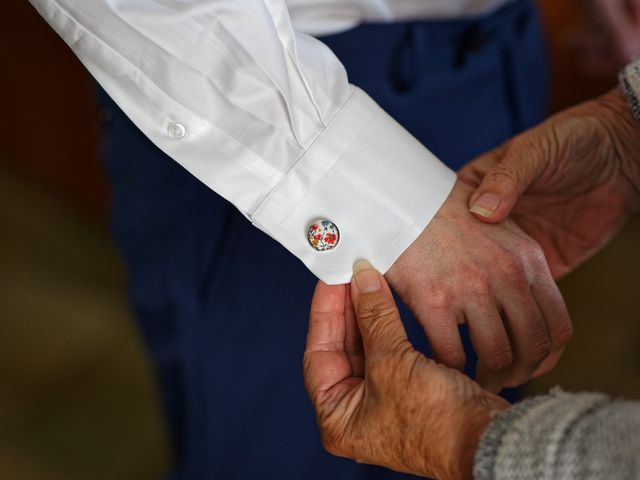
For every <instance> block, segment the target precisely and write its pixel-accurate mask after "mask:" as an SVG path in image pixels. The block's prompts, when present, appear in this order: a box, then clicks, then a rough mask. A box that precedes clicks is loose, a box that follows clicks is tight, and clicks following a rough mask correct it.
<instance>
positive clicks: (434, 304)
mask: <svg viewBox="0 0 640 480" xmlns="http://www.w3.org/2000/svg"><path fill="white" fill-rule="evenodd" d="M453 301H454V296H453V294H452V293H451V292H450V291H449V290H448V289H444V288H438V289H433V290H432V291H430V292H429V299H428V301H427V303H428V305H429V308H430V309H431V310H432V311H434V312H437V313H442V312H447V311H449V310H450V309H451V307H452V306H453Z"/></svg>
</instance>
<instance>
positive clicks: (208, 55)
mask: <svg viewBox="0 0 640 480" xmlns="http://www.w3.org/2000/svg"><path fill="white" fill-rule="evenodd" d="M30 2H31V3H32V4H33V5H34V6H35V7H36V8H37V10H38V11H39V12H40V14H41V15H42V16H43V17H44V18H45V19H46V20H47V21H48V22H49V24H50V25H51V26H52V27H53V28H54V29H55V30H56V31H57V32H58V34H59V35H60V36H61V37H62V38H63V39H64V40H65V41H66V42H67V43H68V44H69V45H70V46H71V48H72V49H73V51H74V52H75V53H76V54H77V56H78V57H79V58H80V60H81V61H82V62H83V63H84V65H85V66H86V67H87V69H88V70H89V71H90V72H91V73H92V74H93V76H94V77H95V78H96V79H97V81H98V82H100V84H101V85H102V86H103V87H104V89H105V90H106V91H107V93H109V95H110V96H111V97H112V98H113V99H114V100H115V101H116V103H118V105H119V106H120V107H121V108H122V109H123V111H124V112H125V113H126V114H127V115H128V116H129V117H130V118H131V120H132V121H133V122H134V123H135V124H136V125H137V127H138V128H140V129H141V130H142V132H144V134H145V135H146V136H147V137H149V138H150V139H151V141H153V142H154V143H155V144H156V145H157V146H158V147H159V148H160V149H161V150H163V151H164V152H165V153H167V154H168V155H169V156H170V157H172V158H173V159H174V160H176V161H177V162H178V163H180V164H181V165H182V166H183V167H184V168H185V169H187V170H188V171H189V172H191V173H192V174H193V175H194V176H195V177H196V178H198V179H199V180H200V181H202V182H203V183H205V184H206V185H207V186H208V187H210V188H211V189H213V190H214V191H216V192H217V193H218V194H220V195H221V196H223V197H224V198H226V199H227V200H229V201H230V202H231V203H233V204H234V205H235V206H236V207H237V208H238V209H239V210H240V211H241V212H242V213H243V214H244V215H245V216H246V217H247V218H249V219H250V220H251V221H252V222H253V223H254V225H256V226H258V227H259V228H260V229H262V230H263V231H264V232H266V233H267V234H269V235H271V236H272V237H273V238H274V239H276V240H277V241H279V242H280V243H281V244H283V245H284V246H285V247H286V248H287V249H288V250H289V251H291V252H292V253H293V254H294V255H296V256H297V257H298V258H300V259H301V260H302V261H303V262H304V263H305V264H306V265H307V267H308V268H309V269H311V271H312V272H313V273H315V274H316V275H317V276H318V277H319V278H321V279H322V280H324V281H325V282H327V283H332V284H335V283H346V282H348V281H349V280H350V278H351V274H352V267H353V264H354V263H355V262H356V261H358V260H360V259H368V260H369V261H371V262H372V263H373V264H374V265H375V266H376V267H378V268H379V269H380V270H381V271H383V272H385V271H386V270H387V269H388V268H389V267H390V266H391V265H392V264H393V262H394V261H395V260H396V259H397V258H398V257H399V256H400V255H401V253H402V252H403V251H404V250H405V249H406V248H407V247H408V246H409V245H410V244H411V243H412V242H413V241H414V240H415V238H416V237H417V236H418V234H419V233H420V232H421V231H422V230H423V229H424V228H425V227H426V226H427V224H428V223H429V221H430V220H431V218H432V217H433V215H434V214H435V213H436V212H437V210H438V209H439V207H440V206H441V205H442V203H443V202H444V201H445V199H446V197H447V196H448V194H449V192H450V191H451V188H452V187H453V185H454V183H455V174H454V173H453V172H451V171H450V170H449V169H448V168H446V167H445V166H444V165H443V164H442V163H441V162H439V161H438V160H437V159H436V158H435V157H434V156H433V155H431V154H430V153H429V152H428V151H427V150H426V149H425V148H424V147H423V146H421V145H420V144H419V142H417V141H416V140H415V139H414V138H413V137H412V136H411V135H410V134H408V133H407V132H406V131H405V130H404V129H403V128H402V127H400V126H399V125H398V124H397V123H396V122H395V121H394V120H393V119H391V118H390V117H389V116H388V115H387V114H386V113H384V112H383V111H382V110H381V109H380V107H378V106H377V105H376V104H375V102H373V101H372V100H371V99H370V98H369V97H368V96H367V95H366V94H365V93H364V92H362V91H361V90H359V89H358V88H356V87H354V86H352V85H350V84H349V83H348V80H347V76H346V73H345V71H344V68H343V66H342V65H341V64H340V62H339V61H338V59H337V58H336V57H335V56H334V55H333V53H332V52H331V51H330V50H329V49H328V48H327V47H326V46H325V45H324V44H322V43H321V42H319V41H318V40H316V39H314V38H312V37H310V36H307V35H306V34H302V33H299V32H297V31H296V30H294V28H293V24H292V22H291V19H290V16H289V12H288V8H287V4H286V3H285V1H284V0H91V1H87V0H30ZM345 3H348V2H345ZM400 3H401V2H400ZM424 3H425V4H426V3H430V2H427V1H425V2H424ZM456 3H457V2H456ZM460 3H465V2H460ZM467 3H472V2H467ZM175 124H179V127H184V133H185V135H184V137H183V138H176V135H175V132H176V131H182V129H181V128H177V129H176V128H172V126H174V127H175ZM172 133H174V134H173V135H172ZM321 219H328V220H331V221H333V222H335V223H336V224H337V225H338V228H339V229H340V232H341V240H340V244H339V245H338V247H337V248H335V249H334V250H332V251H330V252H322V253H321V252H317V251H315V250H314V249H313V248H311V246H310V245H309V244H308V242H307V236H306V232H307V229H308V228H309V225H310V224H311V222H313V221H316V220H321Z"/></svg>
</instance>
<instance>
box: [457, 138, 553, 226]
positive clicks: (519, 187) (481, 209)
mask: <svg viewBox="0 0 640 480" xmlns="http://www.w3.org/2000/svg"><path fill="white" fill-rule="evenodd" d="M485 157H488V158H491V159H492V160H493V161H494V166H493V167H492V168H491V169H490V170H488V171H487V172H486V174H485V176H484V178H483V179H482V182H481V183H480V186H479V187H478V188H477V189H476V190H475V192H474V193H473V194H472V195H471V199H470V201H469V211H470V212H471V213H473V214H474V215H475V216H476V217H477V218H479V219H480V220H482V221H483V222H486V223H498V222H501V221H503V220H504V219H506V218H507V217H508V216H509V215H510V214H511V211H512V210H513V208H514V207H515V205H516V203H517V202H518V199H519V198H520V195H522V193H523V192H524V191H525V190H526V189H527V188H528V187H529V186H530V185H531V183H533V181H534V180H535V179H536V178H538V177H539V176H540V174H541V173H542V168H543V166H544V162H541V161H538V160H539V159H537V158H536V156H535V155H532V154H531V152H527V151H525V150H524V149H523V148H519V147H518V146H517V144H516V145H514V144H513V143H512V144H511V145H510V146H509V148H506V149H501V158H497V159H496V158H495V157H496V152H489V153H487V154H485V155H483V156H482V157H479V158H478V159H476V160H474V161H473V162H472V163H471V165H473V164H474V163H476V162H478V163H480V164H482V163H486V162H487V158H485Z"/></svg>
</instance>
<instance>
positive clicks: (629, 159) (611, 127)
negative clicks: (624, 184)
mask: <svg viewBox="0 0 640 480" xmlns="http://www.w3.org/2000/svg"><path fill="white" fill-rule="evenodd" d="M596 102H597V103H598V105H599V107H600V110H601V115H600V121H601V123H602V125H603V127H604V128H605V129H606V131H607V133H608V136H609V138H610V140H611V144H612V148H613V150H614V155H615V157H616V158H617V159H618V163H619V165H620V169H621V173H622V174H623V175H624V177H625V178H626V180H627V181H628V182H629V184H630V187H631V189H630V190H631V191H630V194H629V196H630V198H629V203H630V208H631V209H632V210H635V211H637V210H640V153H639V152H640V120H638V119H637V118H635V117H634V115H633V112H632V111H631V108H630V106H629V104H628V103H627V100H626V98H625V96H624V95H623V94H622V92H621V91H620V90H619V89H617V88H616V89H613V90H611V91H609V92H608V93H606V94H604V95H603V96H601V97H600V98H598V99H597V100H596Z"/></svg>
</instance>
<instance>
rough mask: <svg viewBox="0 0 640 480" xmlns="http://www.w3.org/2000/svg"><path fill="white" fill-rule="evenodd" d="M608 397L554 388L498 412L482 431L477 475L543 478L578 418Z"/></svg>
mask: <svg viewBox="0 0 640 480" xmlns="http://www.w3.org/2000/svg"><path fill="white" fill-rule="evenodd" d="M608 401H609V399H608V398H607V397H606V396H605V395H601V394H591V393H584V394H568V393H565V392H563V391H561V390H560V389H554V390H553V391H552V392H551V394H549V395H546V396H542V397H535V398H532V399H529V400H525V401H524V402H521V403H519V404H516V405H514V406H513V407H511V408H510V409H509V410H506V411H505V412H502V413H501V414H499V415H498V416H497V417H496V419H495V420H494V421H493V423H492V424H491V425H490V426H489V428H488V429H487V431H486V432H485V434H484V435H483V437H482V439H481V442H480V447H479V448H478V451H477V453H476V457H475V465H474V479H476V480H502V479H509V480H519V479H525V478H543V477H544V473H543V472H549V471H553V468H554V464H555V457H556V453H557V450H558V446H559V445H560V444H561V442H562V439H563V438H564V437H565V435H566V434H567V433H568V432H569V431H570V429H571V427H572V426H573V425H574V424H575V422H577V421H579V419H580V418H582V416H584V415H585V414H587V413H588V412H591V411H593V410H594V409H596V408H598V407H600V406H601V405H603V404H605V403H607V402H608ZM532 475H533V476H532ZM538 475H539V476H538Z"/></svg>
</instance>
